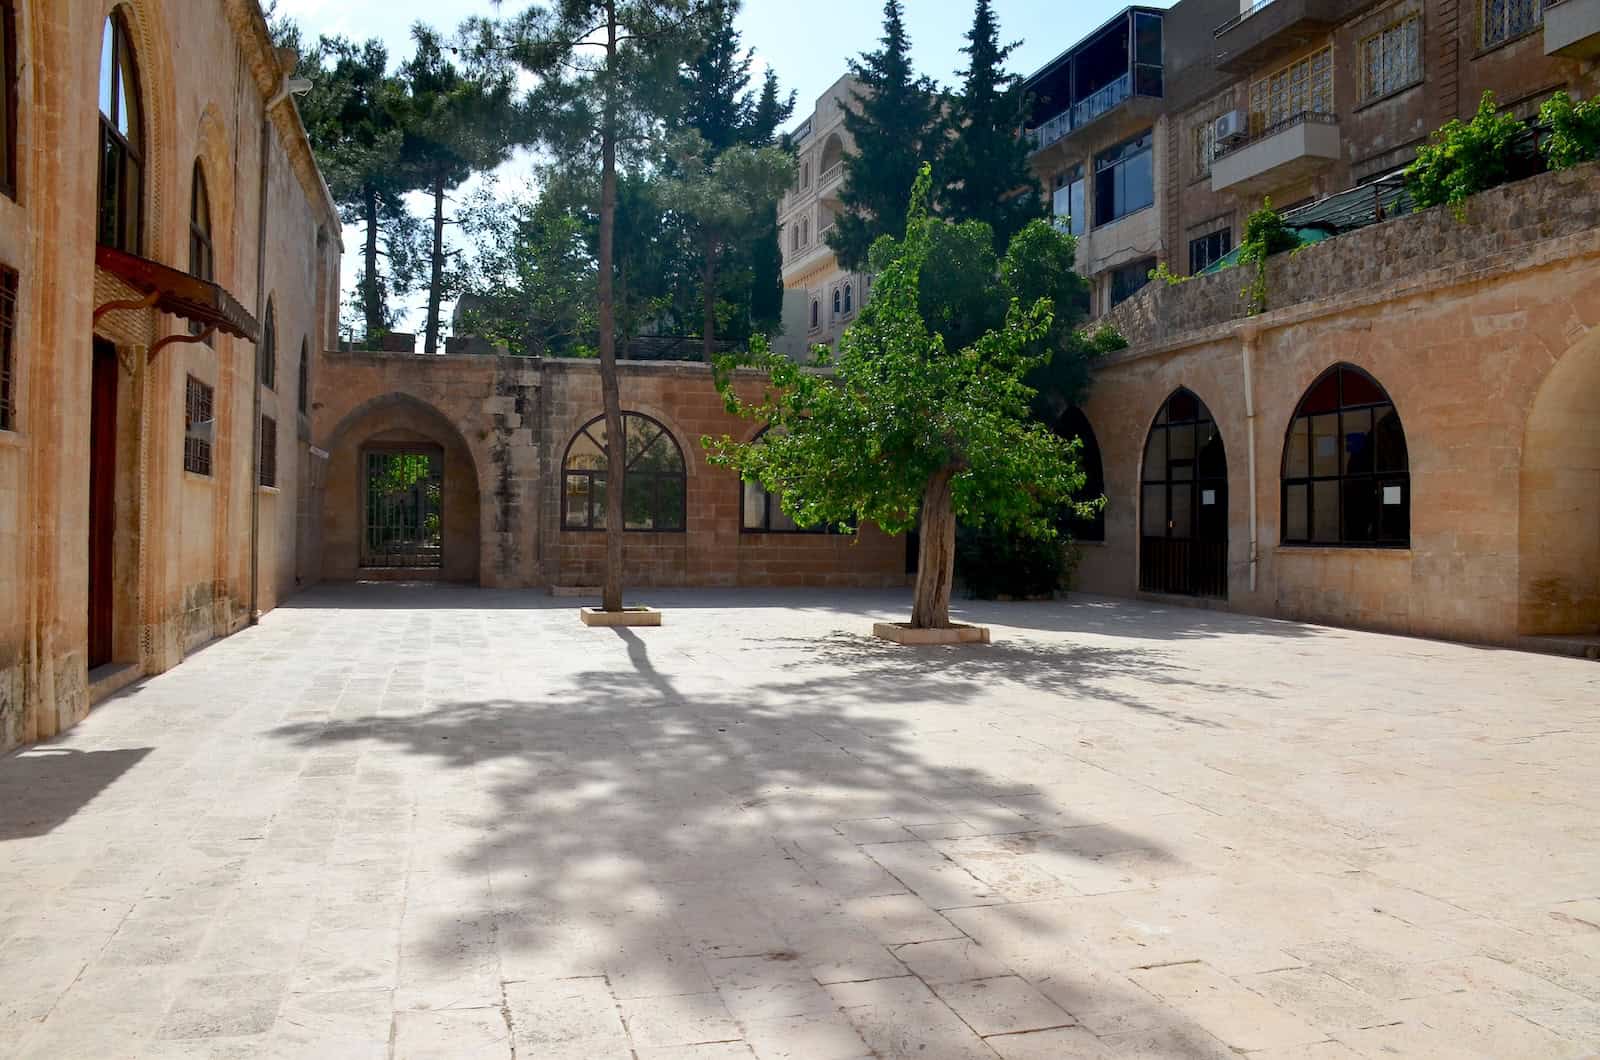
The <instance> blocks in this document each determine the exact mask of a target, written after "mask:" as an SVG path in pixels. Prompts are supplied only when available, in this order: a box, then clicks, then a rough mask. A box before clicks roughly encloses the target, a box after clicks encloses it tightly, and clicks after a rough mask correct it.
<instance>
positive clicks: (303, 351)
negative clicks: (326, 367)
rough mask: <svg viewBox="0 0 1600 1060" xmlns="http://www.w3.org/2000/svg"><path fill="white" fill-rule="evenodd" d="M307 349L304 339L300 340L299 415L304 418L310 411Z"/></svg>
mask: <svg viewBox="0 0 1600 1060" xmlns="http://www.w3.org/2000/svg"><path fill="white" fill-rule="evenodd" d="M308 350H309V347H308V345H307V342H306V340H305V339H301V340H300V415H302V416H304V415H306V414H307V413H308V412H310V411H311V360H310V358H309V357H308V356H307V353H308Z"/></svg>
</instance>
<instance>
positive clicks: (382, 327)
mask: <svg viewBox="0 0 1600 1060" xmlns="http://www.w3.org/2000/svg"><path fill="white" fill-rule="evenodd" d="M281 32H288V31H287V30H283V31H281ZM285 39H287V38H285ZM294 39H296V40H298V34H297V33H296V34H294ZM388 64H389V56H388V51H387V50H386V49H385V48H384V46H383V44H382V42H380V41H377V40H369V41H366V42H364V43H358V42H355V41H351V40H348V39H346V38H344V37H322V38H319V40H318V41H317V44H316V46H315V47H314V48H312V49H311V50H310V51H309V52H307V53H306V54H304V55H302V57H301V60H300V64H299V65H300V73H301V74H302V75H303V76H305V77H308V78H310V79H311V80H312V81H313V82H314V84H315V87H314V88H313V89H312V91H311V92H310V93H309V94H308V95H306V96H305V97H303V98H302V99H301V100H300V101H299V106H300V115H301V119H302V121H303V122H304V123H305V126H306V133H307V136H308V138H309V139H310V141H311V147H312V150H313V152H314V153H315V154H316V156H317V164H318V166H319V167H320V168H321V169H322V173H323V176H324V177H325V178H326V179H327V181H328V189H329V191H331V192H332V194H333V198H334V202H335V203H337V204H338V207H339V214H340V218H341V219H342V220H343V221H344V222H345V223H346V224H355V225H359V226H360V227H361V231H362V245H361V272H360V276H359V278H358V281H357V285H356V291H357V302H358V306H359V313H360V317H361V319H362V320H363V322H364V323H365V326H366V333H367V335H368V337H369V338H371V337H375V336H377V335H381V334H382V333H383V332H385V331H387V330H388V329H389V326H390V324H391V323H392V322H393V319H394V317H393V311H392V307H391V299H392V298H394V297H397V296H399V295H401V294H404V293H406V292H407V291H410V290H411V289H413V287H414V286H415V285H416V283H417V282H418V280H419V278H420V274H421V266H422V264H423V255H422V253H421V252H420V247H419V245H418V238H419V236H420V234H421V233H420V230H419V229H418V226H417V225H416V223H415V221H414V219H413V218H412V217H411V214H410V212H409V211H408V210H407V209H406V207H405V202H404V198H403V197H404V196H405V194H406V193H407V192H410V191H413V190H415V188H416V186H417V185H416V182H415V178H414V176H413V175H412V174H410V173H408V172H406V171H405V170H404V169H402V167H400V166H399V165H397V162H398V160H399V158H400V151H401V144H402V141H403V138H404V133H403V130H402V128H401V116H400V115H401V111H402V108H403V104H404V97H405V90H404V86H403V85H402V84H401V82H400V80H399V79H398V78H396V77H394V76H392V75H390V74H389V72H388Z"/></svg>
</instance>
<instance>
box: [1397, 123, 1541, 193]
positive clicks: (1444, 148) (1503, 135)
mask: <svg viewBox="0 0 1600 1060" xmlns="http://www.w3.org/2000/svg"><path fill="white" fill-rule="evenodd" d="M1527 132H1528V127H1527V125H1525V124H1524V123H1523V122H1521V121H1518V120H1517V119H1516V118H1514V117H1513V116H1511V115H1510V114H1504V113H1502V112H1501V111H1500V109H1499V108H1498V107H1497V106H1496V105H1495V99H1494V93H1493V92H1485V93H1484V94H1483V98H1482V99H1480V100H1479V101H1478V113H1477V114H1475V115H1473V118H1472V120H1471V121H1468V122H1463V121H1461V120H1460V119H1459V118H1452V119H1450V120H1449V121H1448V122H1446V123H1445V124H1444V125H1442V126H1440V127H1439V128H1438V129H1436V130H1435V131H1434V133H1433V135H1432V136H1430V137H1429V138H1428V142H1427V143H1425V144H1423V145H1422V146H1421V147H1419V148H1417V160H1416V161H1415V162H1413V163H1411V166H1410V167H1409V168H1408V169H1407V170H1406V185H1407V186H1408V187H1409V188H1410V189H1411V198H1412V201H1414V202H1415V203H1416V207H1417V209H1419V210H1425V209H1427V208H1428V207H1430V206H1439V205H1443V204H1448V205H1449V206H1450V209H1451V211H1452V212H1453V213H1454V214H1455V215H1456V218H1457V219H1458V220H1465V219H1466V215H1467V207H1466V200H1467V199H1468V198H1470V197H1471V196H1473V195H1476V194H1478V192H1480V191H1484V190H1486V189H1488V188H1492V187H1495V186H1496V185H1499V184H1505V183H1507V182H1508V181H1512V180H1515V179H1517V178H1518V177H1519V176H1526V175H1529V174H1528V173H1524V172H1522V170H1523V169H1525V168H1529V167H1528V166H1527V165H1526V164H1525V163H1523V162H1522V161H1521V160H1520V159H1519V157H1518V154H1517V150H1516V148H1517V145H1518V143H1519V142H1521V141H1523V140H1525V138H1526V136H1527Z"/></svg>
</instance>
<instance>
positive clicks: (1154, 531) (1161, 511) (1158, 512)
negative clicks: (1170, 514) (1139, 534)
mask: <svg viewBox="0 0 1600 1060" xmlns="http://www.w3.org/2000/svg"><path fill="white" fill-rule="evenodd" d="M1139 512H1140V516H1139V525H1140V526H1141V528H1142V529H1143V532H1144V536H1145V537H1165V536H1167V487H1165V486H1146V487H1144V491H1143V495H1142V498H1141V502H1140V506H1139Z"/></svg>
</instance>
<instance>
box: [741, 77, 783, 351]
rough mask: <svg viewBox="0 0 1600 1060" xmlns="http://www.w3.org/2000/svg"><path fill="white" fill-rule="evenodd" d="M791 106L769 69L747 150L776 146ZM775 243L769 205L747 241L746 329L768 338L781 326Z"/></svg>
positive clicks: (774, 217) (774, 209)
mask: <svg viewBox="0 0 1600 1060" xmlns="http://www.w3.org/2000/svg"><path fill="white" fill-rule="evenodd" d="M794 103H795V97H794V92H793V91H791V92H790V93H789V95H788V98H784V97H781V96H779V94H778V75H777V73H776V72H774V71H773V70H772V69H770V68H769V69H768V70H767V76H766V78H765V79H764V80H763V81H762V82H761V98H760V99H759V100H758V101H757V102H756V107H755V110H754V111H752V112H751V115H750V126H749V128H748V129H746V130H745V142H746V143H748V144H749V145H750V146H751V147H775V146H779V144H778V140H779V137H778V130H779V129H780V128H782V127H783V124H784V122H786V121H788V120H789V118H790V117H792V116H793V114H794ZM778 239H779V236H778V204H777V203H773V204H772V206H771V207H770V208H769V209H767V210H766V212H765V213H764V215H763V216H762V217H761V218H760V224H759V226H758V227H757V229H756V232H755V234H754V236H753V237H752V238H751V241H750V325H751V327H753V328H754V329H755V330H756V331H759V332H764V333H768V334H771V333H774V332H776V331H777V330H778V329H779V328H780V327H782V326H783V248H782V247H781V246H779V245H778Z"/></svg>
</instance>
